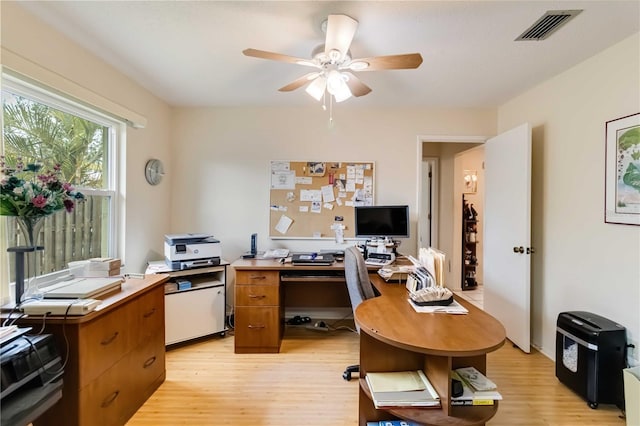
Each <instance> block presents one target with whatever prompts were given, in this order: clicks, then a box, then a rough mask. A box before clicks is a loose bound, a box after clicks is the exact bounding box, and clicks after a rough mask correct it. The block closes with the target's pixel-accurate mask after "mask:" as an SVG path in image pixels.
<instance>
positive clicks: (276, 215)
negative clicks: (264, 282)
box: [269, 161, 375, 241]
mask: <svg viewBox="0 0 640 426" xmlns="http://www.w3.org/2000/svg"><path fill="white" fill-rule="evenodd" d="M270 171H271V182H270V188H271V192H270V199H269V210H270V214H269V237H271V238H273V239H296V238H298V239H336V240H337V241H340V239H341V238H354V237H355V234H354V229H353V226H354V224H353V220H354V207H355V206H372V205H374V190H373V189H374V181H375V179H374V172H375V167H374V163H373V162H340V161H271V170H270Z"/></svg>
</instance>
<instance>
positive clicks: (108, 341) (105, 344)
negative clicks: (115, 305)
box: [100, 331, 118, 346]
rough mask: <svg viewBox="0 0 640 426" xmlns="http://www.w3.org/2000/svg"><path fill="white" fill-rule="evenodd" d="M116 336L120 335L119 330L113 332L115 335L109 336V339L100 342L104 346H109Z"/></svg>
mask: <svg viewBox="0 0 640 426" xmlns="http://www.w3.org/2000/svg"><path fill="white" fill-rule="evenodd" d="M116 337H118V332H117V331H116V332H115V333H113V336H111V337H109V338H108V339H106V340H103V341H102V342H100V344H101V345H102V346H107V345H108V344H110V343H111V342H113V341H114V340H115V339H116Z"/></svg>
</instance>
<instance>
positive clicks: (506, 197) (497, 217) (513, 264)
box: [483, 123, 531, 353]
mask: <svg viewBox="0 0 640 426" xmlns="http://www.w3.org/2000/svg"><path fill="white" fill-rule="evenodd" d="M484 173H485V204H484V217H485V219H484V232H483V234H484V242H483V244H484V283H483V284H484V310H485V311H486V312H488V313H489V314H491V315H492V316H494V317H495V318H497V319H498V320H499V321H500V322H501V323H502V324H503V325H504V327H505V329H506V331H507V338H508V339H509V340H511V341H512V342H513V343H514V344H515V345H517V346H518V347H519V348H520V349H522V350H523V351H524V352H527V353H528V352H529V351H530V346H529V343H530V341H531V338H530V334H531V326H530V318H531V275H530V273H531V255H530V250H531V127H530V125H529V124H528V123H525V124H523V125H520V126H519V127H516V128H515V129H512V130H509V131H508V132H505V133H503V134H500V135H498V136H496V137H495V138H492V139H489V140H488V141H487V142H486V144H485V170H484Z"/></svg>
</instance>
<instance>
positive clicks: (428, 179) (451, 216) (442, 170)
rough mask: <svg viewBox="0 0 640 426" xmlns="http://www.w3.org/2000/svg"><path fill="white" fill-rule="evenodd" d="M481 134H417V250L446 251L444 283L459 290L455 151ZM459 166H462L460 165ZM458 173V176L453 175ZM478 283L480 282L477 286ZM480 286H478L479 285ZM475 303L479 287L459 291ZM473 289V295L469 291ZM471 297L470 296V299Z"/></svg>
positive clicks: (459, 211)
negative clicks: (418, 160) (418, 164)
mask: <svg viewBox="0 0 640 426" xmlns="http://www.w3.org/2000/svg"><path fill="white" fill-rule="evenodd" d="M486 139H487V138H486V137H484V136H447V137H444V136H420V137H418V154H419V157H418V158H419V159H420V167H419V170H420V176H419V182H418V203H417V205H418V206H419V209H418V223H417V226H418V236H419V238H418V240H417V243H418V250H416V251H419V249H420V247H428V246H431V247H434V248H437V249H439V250H441V251H443V252H444V253H445V254H446V256H447V257H446V265H445V283H446V285H447V286H448V287H450V288H451V289H452V290H461V270H462V262H463V259H462V246H461V239H462V225H461V220H458V219H460V218H461V217H462V205H461V202H460V200H459V199H458V198H461V197H458V195H459V194H461V193H462V192H461V190H459V191H457V190H456V188H457V187H459V186H460V185H461V181H462V179H463V176H462V170H459V171H458V170H457V167H456V155H458V154H460V153H461V152H463V151H467V150H469V149H472V148H476V147H478V146H481V145H482V144H483V143H484V142H485V140H486ZM459 167H462V166H459ZM457 175H460V176H459V179H458V178H457V177H456V176H457ZM479 287H480V286H479ZM479 290H481V289H479ZM460 293H461V295H462V296H463V297H464V298H466V299H468V300H470V301H471V302H472V303H474V304H476V305H481V304H482V300H478V297H479V296H478V295H479V294H480V293H481V291H475V290H474V291H465V292H462V291H460ZM472 293H473V295H472ZM472 298H473V300H471V299H472Z"/></svg>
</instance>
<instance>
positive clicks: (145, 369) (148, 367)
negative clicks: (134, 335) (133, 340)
mask: <svg viewBox="0 0 640 426" xmlns="http://www.w3.org/2000/svg"><path fill="white" fill-rule="evenodd" d="M165 353H166V351H165V346H164V339H162V340H161V339H158V338H156V339H154V340H147V341H146V342H145V343H143V344H141V345H140V346H138V347H136V348H135V349H134V350H133V351H132V352H131V354H130V356H129V357H128V359H129V365H128V368H127V371H128V374H129V375H130V377H132V378H134V379H135V381H134V383H133V384H132V385H133V388H134V391H135V393H136V395H138V396H139V397H143V401H144V400H146V399H147V398H148V397H149V396H151V394H152V393H153V391H154V390H155V388H156V387H157V386H154V385H157V384H159V383H161V382H162V380H164V375H165Z"/></svg>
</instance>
